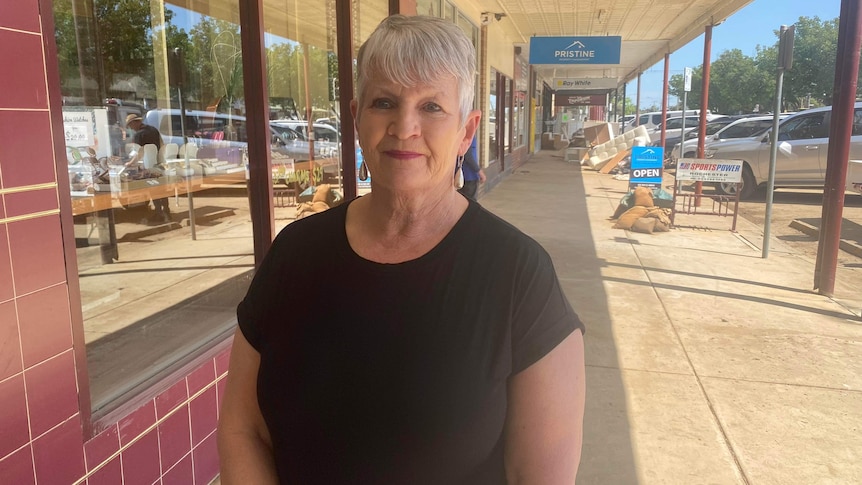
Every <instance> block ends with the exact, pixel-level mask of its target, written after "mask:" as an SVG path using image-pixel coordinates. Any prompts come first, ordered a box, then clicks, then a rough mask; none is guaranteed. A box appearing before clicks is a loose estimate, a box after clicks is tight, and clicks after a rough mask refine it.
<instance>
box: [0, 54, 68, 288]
mask: <svg viewBox="0 0 862 485" xmlns="http://www.w3.org/2000/svg"><path fill="white" fill-rule="evenodd" d="M0 50H2V49H0ZM8 229H9V248H10V251H9V252H10V254H11V255H12V275H13V279H14V281H15V294H16V295H24V294H27V293H32V292H34V291H36V290H40V289H42V288H47V287H49V286H53V285H56V284H57V283H62V282H63V281H65V280H66V272H65V264H66V261H65V258H64V256H63V240H62V237H61V235H60V217H59V216H58V215H51V216H45V217H36V218H33V219H26V220H23V221H16V222H12V223H10V224H9V225H8Z"/></svg>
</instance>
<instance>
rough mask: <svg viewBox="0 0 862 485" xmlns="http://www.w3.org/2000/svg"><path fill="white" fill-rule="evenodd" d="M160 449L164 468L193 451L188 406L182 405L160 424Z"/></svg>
mask: <svg viewBox="0 0 862 485" xmlns="http://www.w3.org/2000/svg"><path fill="white" fill-rule="evenodd" d="M159 449H160V451H161V456H162V468H164V469H167V468H170V467H172V466H173V465H174V463H176V462H178V461H179V460H180V458H182V457H183V456H185V455H187V454H188V453H189V452H190V451H192V438H191V432H190V428H189V408H188V406H183V407H181V408H180V409H179V410H177V412H175V413H174V414H172V415H170V416H169V417H168V418H167V419H165V420H164V421H162V422H161V423H160V424H159Z"/></svg>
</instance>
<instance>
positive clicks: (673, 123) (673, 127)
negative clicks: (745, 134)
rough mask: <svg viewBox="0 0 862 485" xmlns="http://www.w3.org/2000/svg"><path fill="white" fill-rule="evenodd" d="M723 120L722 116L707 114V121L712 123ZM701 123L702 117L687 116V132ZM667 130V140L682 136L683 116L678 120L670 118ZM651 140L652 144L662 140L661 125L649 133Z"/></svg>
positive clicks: (666, 123)
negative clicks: (719, 119)
mask: <svg viewBox="0 0 862 485" xmlns="http://www.w3.org/2000/svg"><path fill="white" fill-rule="evenodd" d="M718 118H721V116H720V115H713V114H709V113H707V115H706V121H712V120H715V119H718ZM699 123H700V116H695V115H692V116H686V117H685V131H686V132H689V131H691V130H693V129H695V128H696V127H697V125H698V124H699ZM665 125H666V126H667V128H665V138H676V137H681V136H682V116H680V117H677V118H668V119H667V122H665ZM649 139H650V141H651V142H654V141H658V140H660V139H661V124H659V125H657V126H656V127H655V128H653V129H652V130H650V131H649Z"/></svg>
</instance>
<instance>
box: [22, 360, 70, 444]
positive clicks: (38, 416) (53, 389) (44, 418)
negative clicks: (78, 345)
mask: <svg viewBox="0 0 862 485" xmlns="http://www.w3.org/2000/svg"><path fill="white" fill-rule="evenodd" d="M24 381H25V382H26V383H27V402H28V406H29V408H30V428H31V432H32V433H33V437H36V436H39V435H41V434H42V433H44V432H46V431H48V430H49V429H51V428H53V427H54V426H57V425H58V424H60V423H62V422H64V421H66V420H67V419H69V417H71V416H72V415H74V414H76V413H77V412H78V386H77V381H76V375H75V360H74V355H73V353H72V351H71V350H69V351H67V352H64V353H62V354H60V355H59V356H57V357H54V358H53V359H49V360H47V361H45V362H43V363H41V364H39V365H36V366H34V367H31V368H29V369H27V370H25V371H24ZM79 439H81V437H79Z"/></svg>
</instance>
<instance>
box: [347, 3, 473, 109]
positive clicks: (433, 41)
mask: <svg viewBox="0 0 862 485" xmlns="http://www.w3.org/2000/svg"><path fill="white" fill-rule="evenodd" d="M356 71H357V73H358V76H357V82H356V84H357V89H356V93H357V95H356V98H357V99H356V101H357V103H358V104H359V106H360V108H361V107H362V106H363V104H362V98H363V96H364V95H365V88H366V86H367V85H368V83H369V80H370V78H371V77H381V78H383V79H387V80H390V81H393V82H396V83H398V84H401V85H402V86H408V87H412V86H417V85H420V84H423V83H426V82H428V81H430V80H436V79H439V78H441V77H442V76H445V75H447V74H448V75H452V76H454V77H455V79H456V80H457V83H458V98H459V107H460V115H461V123H462V124H463V123H464V122H465V121H466V120H467V115H468V114H469V113H470V111H471V110H472V109H473V89H474V85H475V75H476V50H475V49H474V47H473V44H472V43H471V42H470V39H468V38H467V36H466V35H464V32H463V31H462V30H461V29H460V28H459V27H458V26H457V25H455V24H453V23H451V22H449V21H446V20H443V19H441V18H437V17H428V16H424V15H416V16H410V17H407V16H404V15H391V16H389V17H387V18H385V19H383V21H382V22H380V25H378V26H377V28H376V29H374V32H372V33H371V36H370V37H368V40H366V41H365V43H364V44H362V47H360V48H359V55H358V58H357V66H356ZM360 111H361V110H360Z"/></svg>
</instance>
